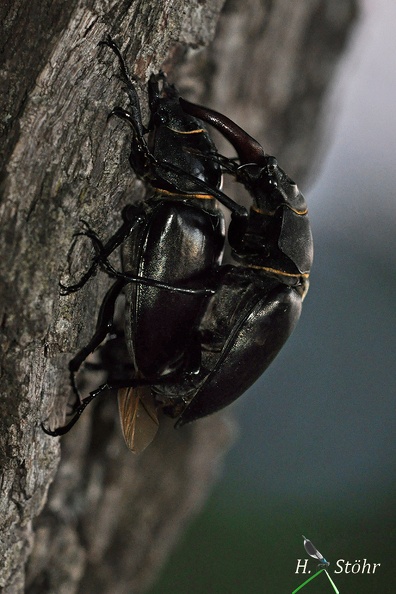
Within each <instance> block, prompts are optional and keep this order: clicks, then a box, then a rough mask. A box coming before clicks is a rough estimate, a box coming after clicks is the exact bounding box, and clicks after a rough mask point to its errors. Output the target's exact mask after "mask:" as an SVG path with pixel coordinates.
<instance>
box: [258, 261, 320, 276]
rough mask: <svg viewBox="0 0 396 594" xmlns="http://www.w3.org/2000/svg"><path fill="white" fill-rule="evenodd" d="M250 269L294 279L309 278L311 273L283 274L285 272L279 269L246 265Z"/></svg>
mask: <svg viewBox="0 0 396 594" xmlns="http://www.w3.org/2000/svg"><path fill="white" fill-rule="evenodd" d="M246 266H247V267H248V268H255V269H256V270H265V271H266V272H273V273H274V274H280V275H281V276H290V277H293V278H301V277H302V278H309V272H299V273H297V274H296V273H293V272H283V270H278V269H277V268H270V267H269V266H258V265H256V264H246Z"/></svg>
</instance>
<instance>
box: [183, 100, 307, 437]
mask: <svg viewBox="0 0 396 594" xmlns="http://www.w3.org/2000/svg"><path fill="white" fill-rule="evenodd" d="M181 105H182V107H183V109H184V110H185V111H186V112H187V113H189V114H190V115H194V116H196V117H197V118H200V119H202V120H203V121H205V122H208V123H210V124H211V125H213V126H214V127H216V128H217V129H218V130H219V131H220V132H221V133H222V134H223V135H224V136H225V137H226V138H227V139H228V140H229V141H230V142H231V144H232V145H233V146H234V148H235V150H236V151H237V154H238V158H239V163H238V162H237V161H236V160H235V159H227V158H225V157H220V156H217V155H214V159H218V160H219V162H221V163H222V166H223V167H224V169H225V170H226V171H227V172H229V173H231V174H232V175H234V176H235V178H236V179H237V181H239V182H240V183H242V184H243V185H244V186H245V187H246V188H247V190H248V191H249V193H250V196H251V197H252V200H253V204H252V207H251V209H250V213H249V216H248V218H247V219H246V218H245V217H238V216H237V217H233V218H232V220H231V223H230V227H229V230H228V240H229V243H230V245H231V247H232V248H233V257H234V259H235V260H236V261H237V262H239V264H240V266H237V267H235V266H230V267H224V274H223V275H222V278H221V280H220V281H219V283H218V285H217V289H216V293H215V294H214V295H213V296H212V297H211V299H210V303H209V305H208V308H207V310H206V313H205V316H204V318H203V319H202V322H201V332H202V335H203V337H205V334H209V336H210V338H209V340H207V342H206V343H205V342H204V341H203V351H202V352H203V355H202V364H203V366H204V365H205V362H206V359H208V360H209V365H208V368H209V370H210V372H209V374H208V375H207V376H206V377H205V379H204V380H203V382H202V384H201V385H200V386H199V388H198V390H197V391H196V392H195V393H194V395H193V397H192V399H191V401H190V403H189V404H188V406H187V407H186V408H185V409H184V411H183V413H182V415H181V416H180V419H179V421H178V424H179V425H182V424H184V423H187V422H190V421H193V420H195V419H198V418H200V417H201V416H204V414H210V413H212V412H215V411H217V410H219V409H221V408H223V407H225V406H227V405H228V404H230V403H231V402H233V401H234V400H235V399H236V398H238V397H239V396H240V395H241V394H243V392H245V390H246V389H247V388H248V387H250V386H251V385H252V384H253V383H254V381H255V380H256V379H258V377H260V375H261V374H262V373H263V372H264V371H265V370H266V369H267V367H268V365H269V364H270V363H271V361H272V360H273V359H274V358H275V356H276V355H277V354H278V352H279V350H280V349H281V348H282V346H283V345H284V343H285V342H286V340H287V338H288V337H289V336H290V334H291V333H292V331H293V329H294V328H295V326H296V324H297V322H298V319H299V317H300V314H301V305H302V301H303V299H304V297H305V295H306V293H307V290H308V277H309V272H310V268H311V264H312V259H313V243H312V235H311V230H310V226H309V221H308V216H307V207H306V203H305V200H304V197H303V195H302V194H301V192H300V191H299V190H298V187H297V185H296V184H295V182H293V181H292V180H291V179H290V178H289V177H288V176H287V175H286V174H285V173H284V171H282V169H280V168H279V167H278V165H277V161H276V159H275V158H274V157H271V156H269V155H265V153H264V151H263V149H262V147H261V145H260V144H259V143H258V142H257V141H256V140H254V139H253V138H251V137H250V136H249V135H248V134H247V133H246V132H244V131H243V130H242V129H241V128H239V126H237V125H236V124H235V123H234V122H232V121H231V120H229V119H228V118H227V117H226V116H223V115H221V114H219V113H217V112H214V111H212V110H210V109H207V108H204V107H200V106H197V105H194V104H192V103H189V102H187V101H184V100H183V99H181ZM215 345H217V349H215V348H213V347H214V346H215ZM219 352H220V354H219ZM205 355H206V357H205ZM203 411H204V414H202V412H203Z"/></svg>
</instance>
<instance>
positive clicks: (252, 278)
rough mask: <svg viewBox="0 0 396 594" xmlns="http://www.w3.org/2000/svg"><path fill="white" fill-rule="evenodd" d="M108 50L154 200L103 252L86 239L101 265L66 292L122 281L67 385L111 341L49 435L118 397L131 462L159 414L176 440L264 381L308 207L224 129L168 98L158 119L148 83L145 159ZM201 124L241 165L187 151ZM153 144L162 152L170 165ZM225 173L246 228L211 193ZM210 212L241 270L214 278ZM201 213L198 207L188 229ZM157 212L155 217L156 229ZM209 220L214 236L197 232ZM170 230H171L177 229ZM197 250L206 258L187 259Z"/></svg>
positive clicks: (300, 279) (299, 257)
mask: <svg viewBox="0 0 396 594" xmlns="http://www.w3.org/2000/svg"><path fill="white" fill-rule="evenodd" d="M105 43H106V44H107V45H109V46H110V47H111V48H112V49H113V50H114V51H115V53H116V54H117V55H118V58H119V60H120V63H121V68H122V72H123V76H124V79H125V80H126V82H127V86H128V94H129V98H130V101H131V106H132V108H131V110H130V111H129V112H126V111H125V110H123V109H121V108H116V109H114V110H113V112H112V114H114V115H117V116H119V117H121V118H123V119H125V120H127V121H128V122H129V123H130V124H131V127H132V130H133V141H132V150H131V157H130V161H131V165H132V167H133V169H134V170H135V171H136V173H137V174H138V175H140V177H143V178H144V179H146V180H147V181H148V182H149V183H150V185H151V186H152V188H153V192H152V193H151V197H150V198H149V199H148V200H147V201H146V203H145V204H144V205H140V206H139V207H132V206H131V207H127V211H126V212H125V211H124V225H123V226H122V227H121V229H120V230H119V231H118V232H117V233H116V234H115V236H114V237H113V238H111V239H110V240H109V241H108V242H107V243H106V244H105V245H103V244H102V243H101V242H100V240H99V239H98V238H97V236H96V235H95V234H94V233H93V232H92V231H91V230H90V229H88V231H87V232H86V234H87V235H88V236H89V237H90V238H91V239H92V241H93V244H94V247H95V249H96V252H97V255H96V257H95V259H94V261H93V264H92V266H91V268H90V270H89V271H88V272H87V273H86V275H84V277H83V278H82V280H81V281H80V282H79V283H77V285H74V286H72V287H69V288H68V289H67V290H66V292H72V291H73V290H77V289H79V288H80V287H81V286H83V284H85V282H86V280H88V278H89V277H90V276H92V274H94V272H95V271H96V268H97V266H98V265H101V266H102V267H104V268H105V269H106V270H107V272H109V273H110V274H112V275H113V276H117V277H118V278H117V281H116V282H115V284H114V285H113V287H112V288H111V289H110V291H109V292H108V294H107V295H106V297H105V299H104V302H103V305H102V308H101V312H100V315H99V321H98V326H97V332H96V334H95V335H94V337H93V338H92V340H91V341H90V343H89V344H88V345H87V346H86V347H85V348H84V349H82V350H81V351H80V352H79V353H78V354H77V355H76V357H75V358H74V359H73V360H72V361H71V362H70V370H71V372H72V376H73V378H74V373H75V372H76V371H77V370H78V369H79V367H80V366H81V364H82V363H83V362H84V361H85V359H86V357H87V356H88V354H89V353H91V352H92V351H93V350H94V349H95V348H97V347H98V346H99V345H100V343H101V342H102V341H103V339H104V338H105V336H106V334H107V333H108V332H109V329H111V330H112V331H113V334H115V336H114V338H113V339H112V340H109V341H108V342H107V343H105V345H104V346H103V347H102V368H104V369H105V370H106V371H107V373H108V378H107V382H106V384H104V385H102V386H100V387H99V388H98V389H97V390H95V391H94V392H92V393H91V394H90V396H88V397H87V398H85V399H84V400H83V401H82V403H81V405H80V406H79V407H77V408H76V411H75V412H76V416H75V417H74V418H73V419H72V421H70V423H68V424H67V425H66V426H65V427H62V428H59V429H57V430H55V431H48V430H47V432H48V433H49V434H51V435H61V434H63V433H65V432H66V431H68V430H69V429H70V428H71V426H72V425H73V424H74V423H75V422H76V420H77V419H78V417H79V415H80V414H81V412H82V411H83V410H84V408H85V407H86V405H87V404H88V403H89V402H90V401H91V400H92V399H93V398H94V397H96V396H97V395H98V394H100V393H101V392H102V391H103V390H105V389H107V388H108V387H117V388H120V390H119V404H120V413H121V421H122V425H123V431H124V436H125V439H126V442H127V445H128V446H129V447H130V448H131V449H133V450H135V451H137V450H141V449H143V448H144V447H145V446H146V445H148V443H149V442H150V441H151V439H152V438H153V436H154V434H155V431H156V427H157V425H158V419H157V410H158V408H163V410H164V411H165V412H166V413H167V414H170V415H171V416H173V417H178V421H177V423H176V426H180V425H183V424H185V423H188V422H190V421H193V420H195V419H198V418H200V417H203V416H206V415H208V414H211V413H212V412H215V411H217V410H219V409H221V408H223V407H225V406H226V405H228V404H229V403H231V402H232V401H233V400H235V399H236V398H238V397H239V396H240V395H241V394H242V393H243V392H244V391H245V390H246V389H247V388H248V387H249V386H250V385H251V384H252V383H253V382H254V381H255V380H256V379H257V378H258V377H259V376H260V375H261V374H262V373H263V372H264V371H265V369H266V368H267V367H268V365H269V364H270V363H271V361H272V360H273V359H274V357H275V356H276V354H277V353H278V352H279V350H280V349H281V347H282V346H283V344H284V343H285V341H286V340H287V338H288V337H289V335H290V334H291V332H292V331H293V329H294V327H295V324H296V323H297V321H298V318H299V315H300V312H301V303H302V300H303V298H304V296H305V293H306V291H307V287H308V284H307V283H308V275H309V269H310V265H311V261H312V238H311V234H310V228H309V223H308V219H307V216H306V206H305V201H304V198H303V197H302V194H301V193H300V192H299V191H298V188H297V186H296V184H295V183H294V182H292V181H291V180H290V179H289V178H288V177H287V175H286V174H285V173H284V172H283V171H282V170H281V169H280V168H278V166H277V163H276V160H275V159H274V158H273V157H270V156H267V155H265V153H264V151H263V149H262V147H261V145H259V144H258V143H257V141H255V140H254V139H252V138H251V137H250V136H249V135H248V134H247V133H246V132H244V131H243V130H241V128H239V127H238V126H237V125H236V124H234V123H233V122H231V120H229V119H228V118H226V117H225V116H222V115H220V114H218V113H216V112H213V111H211V110H209V109H206V108H203V107H199V106H196V105H193V104H191V103H188V102H186V101H183V100H182V99H180V104H179V106H178V108H179V109H180V105H181V107H182V111H181V112H180V111H179V110H178V108H176V106H175V102H174V100H175V98H176V99H177V101H178V97H177V94H176V92H175V90H174V88H172V90H171V91H165V96H162V99H165V100H164V101H162V102H161V108H159V104H158V99H159V97H158V95H159V93H158V91H157V88H154V87H155V85H156V84H157V83H156V77H152V79H151V82H150V85H151V87H150V86H149V92H150V97H151V99H150V110H151V119H150V124H149V127H148V130H149V132H150V134H149V143H148V145H147V144H146V142H145V139H144V134H145V132H146V130H145V129H144V128H143V126H142V123H141V118H140V108H139V102H138V100H137V96H136V92H135V90H134V86H133V83H132V81H131V79H130V77H129V75H128V73H127V71H126V67H125V64H124V62H123V60H122V57H121V55H120V53H119V50H118V48H117V47H116V46H115V44H114V43H113V42H112V41H111V40H110V39H109V40H108V41H107V42H105ZM154 83H155V84H154ZM163 84H164V88H165V89H167V85H166V83H165V82H164V83H163ZM175 110H176V111H175ZM176 112H177V121H176V122H175V121H174V120H173V119H172V118H173V117H174V113H176ZM187 118H193V120H188V119H187ZM198 118H199V119H198ZM199 120H204V121H207V122H209V123H210V124H212V125H213V126H215V127H216V128H218V129H219V130H220V132H221V133H222V134H223V135H224V136H225V137H226V138H227V139H228V140H229V141H230V142H231V144H232V145H233V146H234V148H235V149H236V151H237V154H238V159H237V160H236V159H227V158H226V157H223V156H221V155H218V154H217V152H216V150H215V147H214V145H213V144H212V142H211V141H210V140H209V141H207V142H206V144H205V145H204V146H202V144H199V143H196V142H195V138H196V137H197V136H196V135H197V134H198V130H199V131H200V132H199V133H201V130H202V123H201V122H200V121H199ZM169 122H170V124H169ZM180 123H182V127H180ZM175 129H176V130H175ZM177 131H178V134H179V135H178V136H177V135H174V133H175V132H176V133H177ZM180 132H182V134H180ZM192 134H194V135H195V136H192ZM150 135H151V138H150ZM205 138H206V137H205ZM191 139H192V141H191ZM160 140H164V142H167V143H168V146H167V151H165V149H164V148H161V147H164V145H163V144H161V142H160ZM186 165H188V166H187V167H186ZM221 170H224V171H225V172H227V173H230V174H232V175H234V176H235V178H236V179H237V181H238V182H240V183H242V184H243V185H245V187H246V188H247V189H248V191H249V192H250V195H251V197H252V201H253V205H252V207H251V209H250V212H249V215H248V214H247V212H246V211H245V209H244V208H243V207H241V206H239V205H238V204H237V203H235V202H234V201H232V200H231V199H230V198H228V197H227V196H225V195H224V194H223V193H222V192H221V191H220V189H219V184H220V173H221ZM209 172H210V173H209ZM165 193H166V198H165ZM198 193H199V195H197V194H198ZM203 196H205V198H203ZM214 198H217V199H218V200H219V201H220V202H222V203H223V204H224V205H225V206H226V207H227V208H229V209H230V210H231V212H232V216H231V223H230V226H229V229H228V240H229V243H230V245H231V247H232V249H233V257H234V259H235V260H236V262H237V264H236V265H220V258H221V253H222V242H223V235H222V233H221V231H220V229H221V228H222V218H221V215H220V213H219V212H218V211H217V209H216V207H212V206H211V209H210V210H208V208H207V205H206V204H207V203H206V200H210V201H211V202H212V201H214ZM169 200H170V205H171V206H169V202H168V201H169ZM196 200H200V201H201V202H200V203H199V206H198V208H197V211H198V212H195V211H193V212H194V213H195V215H196V216H195V218H192V216H191V212H192V211H191V208H192V207H193V202H195V201H196ZM203 200H205V202H203ZM156 208H160V209H162V210H161V212H163V213H164V214H163V217H160V218H158V217H157V211H156ZM131 213H132V214H131ZM208 216H209V217H211V220H212V225H213V226H212V232H208V230H207V227H205V226H203V221H207V220H209V219H208ZM173 218H176V219H177V218H178V219H179V220H180V221H181V222H180V224H179V225H173ZM128 225H129V226H128ZM169 227H170V228H171V232H170V233H167V232H166V231H167V230H168V228H169ZM194 230H195V234H194ZM214 230H215V232H214ZM196 235H198V237H199V239H198V241H197V238H196ZM121 244H122V247H123V272H122V273H118V272H117V271H115V270H114V269H113V268H112V267H111V266H110V264H109V263H108V261H107V257H108V256H109V254H110V253H111V252H112V251H113V250H114V249H115V247H117V246H119V245H121ZM157 244H158V245H157ZM201 245H204V250H203V252H199V254H198V256H195V251H196V250H197V248H198V247H199V246H201ZM176 250H179V251H176ZM164 271H165V272H164ZM122 290H123V291H124V292H125V293H126V295H127V305H126V320H125V335H126V337H125V338H124V336H123V331H122V330H120V329H118V330H117V331H116V332H115V333H114V330H115V328H114V324H113V313H114V305H115V300H116V298H117V297H118V295H119V294H120V292H121V291H122ZM187 291H189V292H187ZM180 308H186V311H181V310H180ZM165 318H166V319H165ZM175 341H177V343H175ZM164 347H165V348H164ZM116 352H122V353H123V354H122V356H121V357H118V356H114V354H113V353H116ZM116 359H117V363H116V362H115V360H116ZM73 381H74V380H73ZM138 417H139V420H138ZM139 432H140V433H142V434H143V437H142V439H141V440H140V439H139V437H136V436H137V435H138V434H139Z"/></svg>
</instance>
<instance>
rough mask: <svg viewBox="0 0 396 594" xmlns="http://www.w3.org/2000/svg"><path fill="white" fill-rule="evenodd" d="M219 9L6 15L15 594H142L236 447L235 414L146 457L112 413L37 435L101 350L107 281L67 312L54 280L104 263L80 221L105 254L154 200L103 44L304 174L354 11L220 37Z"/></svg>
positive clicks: (10, 540) (218, 1)
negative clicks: (136, 204)
mask: <svg viewBox="0 0 396 594" xmlns="http://www.w3.org/2000/svg"><path fill="white" fill-rule="evenodd" d="M222 8H223V0H188V1H184V0H163V1H162V2H158V1H157V0H134V1H133V2H130V1H125V0H117V2H114V1H113V0H106V1H103V0H101V1H98V0H90V1H87V0H80V2H77V1H76V0H69V2H67V3H66V2H63V1H61V0H53V1H51V2H49V1H47V0H44V1H43V0H29V2H27V0H13V1H12V2H7V1H6V2H5V3H3V4H2V5H1V7H0V22H1V23H2V25H3V32H2V35H1V39H2V41H3V48H2V52H3V53H2V56H3V67H2V78H1V79H0V81H1V82H0V103H1V113H2V147H3V151H2V154H1V161H0V163H1V167H2V176H1V190H2V196H1V203H0V217H1V219H0V220H1V230H2V241H1V244H0V251H1V255H0V266H1V284H0V323H1V353H0V355H1V389H2V397H1V401H0V406H1V416H0V419H1V420H0V422H1V430H0V447H1V449H0V462H1V467H2V481H1V496H0V521H1V534H2V539H1V543H0V547H1V550H0V558H1V563H0V586H1V587H3V592H6V593H14V592H15V593H16V592H23V591H27V592H40V593H42V594H43V593H47V592H56V593H57V594H60V593H62V592H65V593H67V594H70V593H72V592H84V594H87V593H89V592H96V593H98V592H112V593H115V592H120V593H121V592H128V593H131V592H133V593H138V592H144V591H146V590H147V587H148V586H149V584H150V583H151V582H152V580H153V579H154V578H155V575H156V572H157V570H158V568H159V566H160V565H161V563H162V562H163V560H164V559H165V557H166V555H167V553H168V552H169V550H170V548H171V546H172V543H173V541H174V540H175V538H176V536H177V535H178V534H179V533H180V531H181V530H182V529H183V528H184V527H185V525H186V522H187V521H188V520H189V519H190V518H191V517H192V515H193V514H195V513H197V510H198V509H199V506H200V505H201V503H202V501H203V499H204V498H205V496H206V495H207V494H208V492H209V489H210V486H211V484H212V483H213V481H214V480H215V478H216V476H217V473H218V466H219V461H220V460H221V457H222V455H223V453H224V451H225V450H226V449H227V447H228V445H229V443H230V441H231V438H232V433H233V432H232V423H230V420H229V416H228V413H227V412H225V413H222V414H217V415H214V416H213V417H210V418H207V419H204V420H202V421H199V422H197V423H196V424H193V425H190V426H186V427H185V428H182V429H181V430H179V431H174V430H173V423H172V421H170V420H169V421H164V422H163V423H162V424H161V427H160V433H159V436H158V437H157V439H156V440H155V441H154V443H153V444H152V445H151V446H150V447H149V448H148V449H147V450H146V451H145V452H144V453H143V454H142V455H141V456H138V457H136V456H134V455H133V454H131V453H130V452H129V451H128V450H127V449H126V447H125V445H124V443H123V439H122V437H121V432H120V428H119V424H118V418H117V411H116V403H115V401H114V399H112V398H103V400H102V401H100V402H97V403H96V405H92V406H91V408H90V410H89V409H88V410H87V411H86V413H85V414H84V415H83V417H82V418H81V420H80V422H79V423H78V424H77V425H76V427H75V428H74V429H73V431H72V432H71V433H69V434H68V435H67V436H66V437H65V438H63V439H62V444H61V448H60V444H59V439H54V438H51V437H48V436H47V435H45V434H44V432H43V431H42V429H41V425H40V424H41V422H43V421H45V420H46V419H48V418H49V417H50V419H51V425H52V424H53V425H55V424H56V423H58V424H59V423H62V422H63V420H64V415H65V412H66V405H67V401H68V399H69V398H70V397H71V388H70V386H69V379H68V372H67V363H68V360H69V359H70V357H71V356H72V354H74V353H75V352H76V351H77V349H78V348H79V347H81V345H83V344H85V343H86V342H87V341H88V339H89V337H90V336H91V334H92V333H93V330H94V326H95V322H96V315H97V311H98V308H99V305H100V302H101V298H102V297H103V293H104V291H105V289H106V287H107V286H108V283H109V280H108V279H107V278H105V275H98V276H97V278H95V279H94V280H93V281H91V282H90V283H88V284H87V285H86V287H84V289H83V290H81V291H80V292H78V293H77V294H73V295H70V296H68V297H62V296H60V295H59V285H58V283H59V281H60V280H61V279H63V280H64V281H65V282H68V281H70V277H69V276H68V274H69V273H72V274H73V278H78V276H79V275H80V274H81V273H82V272H83V271H84V270H86V269H87V267H88V265H89V262H90V258H91V253H90V251H89V250H88V247H87V245H86V244H85V243H84V242H73V240H72V237H73V233H75V232H76V231H78V230H79V220H80V219H85V220H87V221H88V222H89V223H90V224H91V225H92V227H93V228H94V229H95V230H96V231H97V232H98V234H99V236H100V237H104V238H106V237H109V236H110V235H111V234H112V232H114V230H115V229H116V228H117V226H118V225H119V223H120V213H121V209H122V207H123V206H124V205H125V204H127V203H129V202H131V201H132V200H136V199H137V198H141V197H142V196H143V192H144V188H143V187H142V184H141V183H139V182H136V178H135V176H134V174H133V173H132V172H131V170H130V168H129V165H128V161H127V157H128V145H129V142H130V134H129V131H128V130H127V131H125V126H123V124H122V123H121V122H117V121H111V122H109V123H107V121H106V118H107V115H108V113H109V111H110V110H111V108H112V107H114V106H115V105H122V104H123V101H124V100H125V97H124V92H123V90H122V84H121V83H120V80H119V77H118V76H117V72H118V68H117V64H116V62H115V60H114V56H113V55H112V54H111V52H109V51H106V49H105V48H99V47H98V42H99V41H101V40H102V39H104V38H105V36H106V34H107V33H111V35H112V36H113V37H114V38H115V39H116V40H117V41H118V42H119V44H120V45H121V46H122V50H123V53H124V55H125V56H126V57H127V61H128V63H129V65H130V68H131V70H132V72H133V74H135V75H136V76H137V77H138V79H139V81H140V83H141V84H140V86H139V92H140V93H141V98H142V103H143V105H144V106H146V105H147V102H146V99H147V97H146V85H145V83H146V81H147V79H148V76H149V74H150V72H156V71H158V70H159V69H160V68H161V67H162V68H163V69H164V70H165V71H167V72H168V73H169V76H170V79H171V80H172V81H174V82H176V84H177V85H178V86H179V89H181V90H182V91H183V92H184V95H185V96H186V97H187V98H189V99H191V100H193V101H198V102H201V103H203V104H206V105H209V106H211V107H213V108H215V109H217V110H218V111H220V112H223V113H226V114H227V115H228V116H230V117H231V118H232V119H234V120H236V121H237V122H238V123H239V124H240V125H241V126H242V127H244V128H245V129H247V130H248V131H249V133H250V134H252V135H253V136H255V137H257V138H258V139H259V140H260V141H261V142H262V143H263V145H264V147H265V149H266V151H267V152H270V153H272V154H276V155H277V157H278V158H279V161H280V164H281V167H282V168H284V169H286V171H288V173H290V175H292V176H293V177H297V176H301V175H302V174H304V173H305V172H306V171H307V169H308V167H307V164H308V163H309V162H310V160H311V156H312V154H313V150H314V146H315V141H316V132H315V130H316V129H317V127H315V126H316V124H317V123H318V121H319V117H318V115H319V112H320V107H321V100H322V98H323V94H324V91H325V88H326V86H327V84H328V82H329V80H330V78H331V75H332V73H333V71H334V67H335V65H336V63H337V60H338V58H339V56H340V54H341V52H342V50H343V48H344V45H345V41H346V38H347V33H348V31H349V29H350V26H351V23H352V22H353V21H354V19H355V16H356V0H304V2H293V1H292V0H277V2H273V1H272V0H261V1H260V0H247V1H246V0H245V2H243V3H239V2H237V0H227V2H226V3H225V6H224V8H223V11H222V13H221V15H220V19H219V21H218V17H219V13H220V11H221V9H222ZM217 21H218V26H217V33H216V36H215V27H216V25H217ZM213 38H214V41H213V42H212V40H213ZM211 42H212V43H211ZM210 43H211V45H209V44H210ZM145 115H147V111H146V113H145ZM298 181H299V185H301V179H300V177H299V178H298ZM71 246H72V247H71ZM51 483H52V484H51ZM50 485H51V487H50V488H49V486H50ZM28 559H29V562H28V565H27V570H26V562H27V560H28Z"/></svg>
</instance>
